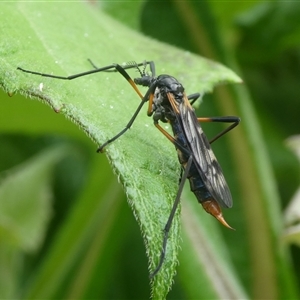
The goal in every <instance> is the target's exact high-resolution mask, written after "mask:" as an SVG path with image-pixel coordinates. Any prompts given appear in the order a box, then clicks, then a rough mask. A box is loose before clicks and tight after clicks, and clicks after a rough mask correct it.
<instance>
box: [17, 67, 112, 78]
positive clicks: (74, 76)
mask: <svg viewBox="0 0 300 300" xmlns="http://www.w3.org/2000/svg"><path fill="white" fill-rule="evenodd" d="M109 69H116V64H111V65H109V66H106V67H103V68H98V69H93V70H89V71H86V72H82V73H78V74H74V75H70V76H59V75H52V74H47V73H41V72H35V71H30V70H26V69H23V68H20V67H18V68H17V70H20V71H22V72H25V73H29V74H34V75H40V76H43V77H50V78H56V79H62V80H72V79H75V78H78V77H82V76H86V75H90V74H94V73H98V72H103V71H107V70H109Z"/></svg>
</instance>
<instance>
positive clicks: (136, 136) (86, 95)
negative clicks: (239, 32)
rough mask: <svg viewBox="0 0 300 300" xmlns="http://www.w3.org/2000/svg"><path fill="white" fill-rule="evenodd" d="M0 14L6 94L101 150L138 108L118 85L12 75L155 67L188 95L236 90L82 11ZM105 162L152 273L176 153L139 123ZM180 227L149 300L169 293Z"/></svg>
mask: <svg viewBox="0 0 300 300" xmlns="http://www.w3.org/2000/svg"><path fill="white" fill-rule="evenodd" d="M0 14H1V20H2V22H3V24H5V26H4V28H3V29H4V30H2V33H1V34H2V35H3V36H2V37H1V40H0V51H1V53H0V54H1V56H0V57H1V63H0V85H2V87H3V88H4V90H5V91H7V92H9V93H17V92H19V93H21V94H23V95H26V96H28V97H34V98H36V99H39V100H42V101H43V102H45V103H47V104H49V105H50V106H51V107H52V108H53V109H54V110H55V111H56V112H60V113H62V114H64V115H65V116H66V117H67V118H69V119H71V120H72V121H73V122H75V123H76V124H78V126H79V127H80V129H81V130H84V131H85V132H86V133H87V134H88V135H89V136H90V137H91V138H92V140H94V141H95V142H96V143H97V144H98V145H99V144H102V143H103V142H105V141H106V140H107V139H109V138H111V137H112V136H114V135H115V134H116V133H118V132H119V131H120V130H121V129H123V128H124V126H125V125H126V123H127V122H128V120H129V119H130V117H131V116H132V114H133V112H134V111H135V109H136V107H137V105H138V104H139V101H140V100H139V97H138V96H137V95H136V94H135V92H134V91H133V89H132V88H131V87H130V86H129V85H128V83H127V82H126V81H125V80H124V78H122V76H120V75H119V74H114V73H102V74H98V75H94V76H87V77H84V78H80V79H77V80H74V81H70V82H68V81H63V80H55V79H51V78H45V77H39V76H34V75H30V74H25V73H22V72H20V71H19V70H17V67H22V68H25V69H30V70H34V71H38V72H45V73H51V74H56V75H62V76H66V75H71V74H74V73H79V72H82V71H87V70H89V69H91V66H90V65H89V63H88V62H87V58H91V59H92V61H93V62H94V63H95V64H96V65H97V66H99V67H102V66H106V65H109V64H111V63H114V62H116V63H122V62H128V61H132V60H135V61H137V62H141V61H143V60H145V59H147V60H154V61H155V63H156V68H157V74H160V73H167V74H172V75H173V76H175V77H177V78H178V80H180V81H181V82H182V83H183V84H184V85H185V87H186V90H187V93H193V92H197V91H199V92H201V93H204V92H208V91H212V89H213V87H214V86H215V85H217V84H220V83H224V82H240V79H239V78H238V77H237V76H236V75H235V74H234V73H233V72H232V71H230V70H229V69H227V68H225V67H224V66H221V65H220V64H217V63H215V62H212V61H209V60H207V59H204V58H200V57H197V56H195V55H193V54H191V53H189V52H184V51H180V50H178V49H176V48H174V47H170V46H167V45H165V44H162V43H159V42H157V41H154V40H151V39H147V38H145V37H143V36H141V35H140V34H137V33H136V32H134V31H131V30H129V29H127V28H125V27H123V26H122V25H120V24H119V23H117V22H116V21H114V20H113V19H111V18H109V17H107V16H106V15H104V14H102V13H100V12H95V11H93V9H92V8H91V7H89V5H88V4H86V3H73V2H72V3H65V4H64V3H60V4H59V5H57V4H56V3H55V2H46V3H43V4H39V3H22V2H14V3H10V4H5V5H4V4H2V6H1V13H0ZM11 20H14V22H11ZM131 74H132V76H133V77H134V76H135V74H136V73H134V71H133V72H131ZM142 93H145V90H143V91H142ZM29 117H30V116H29ZM106 154H107V156H108V158H109V160H110V162H111V165H112V167H113V169H114V171H115V173H116V174H117V176H118V177H119V179H120V181H121V183H122V184H123V186H124V189H125V192H126V194H127V197H128V201H129V204H130V206H131V207H132V210H133V213H134V215H135V217H136V219H137V221H138V223H139V225H140V228H141V232H142V235H143V237H144V241H145V244H146V252H147V255H148V257H149V267H150V271H151V270H153V269H154V268H155V266H156V264H157V263H158V259H159V254H160V249H161V243H162V229H163V228H164V225H165V223H166V220H167V218H168V215H169V212H170V209H171V207H172V204H173V200H174V198H175V195H176V191H177V183H178V176H179V164H178V160H177V157H176V152H175V151H174V147H173V146H172V145H171V144H170V143H169V142H168V141H167V140H166V139H165V138H164V137H163V136H162V135H161V134H160V133H159V132H157V131H156V130H155V129H154V127H153V126H152V120H151V119H150V118H147V117H146V114H143V113H141V114H140V115H139V116H138V117H137V119H136V121H135V123H134V125H133V127H132V129H131V130H130V131H129V132H127V133H126V134H125V135H124V136H122V137H121V138H120V139H118V140H117V141H116V142H114V143H113V144H111V145H110V146H109V147H107V151H106ZM179 224H180V221H179V212H178V213H177V215H176V217H175V219H174V223H173V226H172V230H171V232H170V237H169V241H168V247H167V254H166V260H165V263H164V265H163V268H162V270H161V272H160V273H159V274H158V275H157V276H156V277H155V278H154V280H153V282H152V288H153V290H152V295H153V298H160V299H163V298H165V296H166V294H167V292H168V290H169V289H170V287H171V283H172V280H173V276H174V273H175V267H176V265H177V252H178V247H179V242H178V239H179ZM36 296H37V297H38V295H36Z"/></svg>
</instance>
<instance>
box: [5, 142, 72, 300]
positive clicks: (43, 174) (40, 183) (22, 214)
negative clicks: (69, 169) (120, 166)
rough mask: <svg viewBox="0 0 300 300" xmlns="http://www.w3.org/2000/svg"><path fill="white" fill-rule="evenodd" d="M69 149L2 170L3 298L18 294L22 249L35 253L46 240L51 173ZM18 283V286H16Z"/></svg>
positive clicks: (50, 152) (41, 155) (59, 150)
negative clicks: (18, 262) (16, 274)
mask: <svg viewBox="0 0 300 300" xmlns="http://www.w3.org/2000/svg"><path fill="white" fill-rule="evenodd" d="M65 154H66V148H64V147H57V148H53V149H49V150H47V151H44V152H43V153H41V154H39V155H36V156H35V157H33V158H31V159H30V160H29V161H27V162H25V163H23V164H22V165H18V166H17V167H15V168H13V169H10V170H7V171H6V172H3V173H2V174H1V175H2V176H1V177H2V178H1V181H0V245H1V247H0V252H1V255H0V257H1V266H2V267H1V272H0V277H1V278H2V280H1V288H0V291H1V292H0V298H6V297H15V296H16V295H15V294H13V293H15V292H16V286H17V282H16V276H14V274H15V273H18V272H20V270H19V266H18V265H17V263H16V262H17V261H18V260H20V259H21V252H27V253H34V252H36V251H37V250H38V249H39V247H40V246H41V243H42V242H43V240H44V237H45V232H46V229H47V225H48V222H49V219H50V217H51V215H52V208H51V194H52V193H51V188H50V185H51V176H52V171H53V167H54V165H55V164H56V163H57V161H58V160H59V159H61V158H62V156H63V155H65ZM14 285H15V286H14Z"/></svg>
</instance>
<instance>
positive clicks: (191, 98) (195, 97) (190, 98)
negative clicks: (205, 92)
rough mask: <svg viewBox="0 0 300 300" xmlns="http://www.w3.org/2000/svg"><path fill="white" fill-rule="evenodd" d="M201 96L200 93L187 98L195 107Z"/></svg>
mask: <svg viewBox="0 0 300 300" xmlns="http://www.w3.org/2000/svg"><path fill="white" fill-rule="evenodd" d="M200 96H201V94H200V93H194V94H191V95H188V96H187V98H188V99H189V100H191V101H190V104H191V105H193V104H194V103H195V101H196V100H197V99H198V98H199V97H200Z"/></svg>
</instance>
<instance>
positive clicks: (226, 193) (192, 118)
mask: <svg viewBox="0 0 300 300" xmlns="http://www.w3.org/2000/svg"><path fill="white" fill-rule="evenodd" d="M168 98H169V100H170V103H171V104H172V106H173V105H176V110H174V111H175V113H176V111H177V112H179V114H178V117H179V120H181V123H182V124H181V125H182V128H183V131H184V134H185V136H186V140H187V143H188V147H189V150H190V151H191V153H192V155H193V161H194V163H195V164H196V166H197V169H198V171H199V175H200V177H201V179H202V180H203V182H204V184H205V186H206V188H207V189H208V191H209V193H210V194H211V195H212V197H213V198H214V199H215V200H216V201H217V202H218V203H219V204H220V205H221V206H222V207H232V197H231V193H230V190H229V188H228V185H227V183H226V180H225V177H224V175H223V171H222V169H221V166H220V165H219V163H218V161H217V159H216V157H215V155H214V153H213V151H212V149H211V146H210V144H209V141H208V140H207V137H206V136H205V134H204V132H203V130H202V128H201V126H200V124H199V122H198V120H197V116H196V114H195V112H194V109H193V108H192V107H191V105H190V103H189V100H188V99H187V97H186V96H185V95H184V99H183V102H182V103H177V102H176V100H175V99H174V97H173V95H172V94H171V93H169V94H168ZM172 98H173V99H172ZM172 102H173V103H172ZM173 108H174V107H173Z"/></svg>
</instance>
